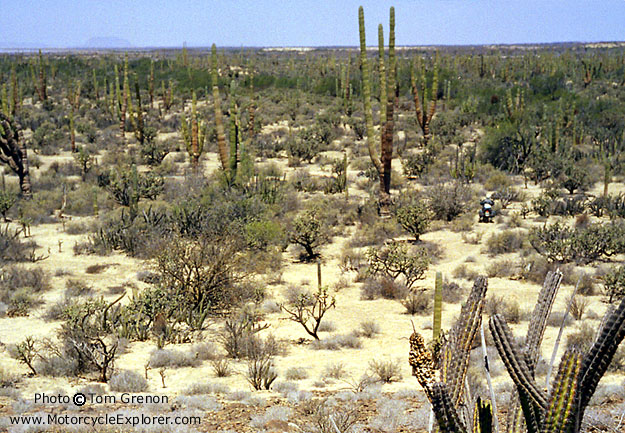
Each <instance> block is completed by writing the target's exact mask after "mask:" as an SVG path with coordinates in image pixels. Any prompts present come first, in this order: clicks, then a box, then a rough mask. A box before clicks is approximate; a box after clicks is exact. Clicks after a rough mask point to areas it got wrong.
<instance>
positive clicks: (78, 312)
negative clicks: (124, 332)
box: [41, 297, 123, 382]
mask: <svg viewBox="0 0 625 433" xmlns="http://www.w3.org/2000/svg"><path fill="white" fill-rule="evenodd" d="M120 299H121V297H119V298H118V299H117V300H116V301H114V302H113V303H107V302H105V301H104V300H103V299H99V300H95V299H91V300H88V301H85V302H81V303H73V304H70V305H69V306H68V307H67V309H66V310H65V312H64V322H63V324H62V325H61V329H60V330H59V331H58V336H59V341H60V343H59V345H57V346H53V345H48V347H49V348H48V354H47V355H46V356H41V360H42V362H43V364H44V368H43V370H44V374H46V373H45V372H46V371H47V372H50V373H52V374H55V373H56V374H58V373H61V374H62V373H67V372H68V370H69V371H71V372H72V373H73V374H79V373H83V372H89V371H97V372H98V374H99V380H100V381H102V382H107V381H108V380H109V378H110V376H111V374H112V373H113V367H114V363H115V359H116V357H117V355H118V354H119V352H120V351H121V346H122V343H123V342H122V341H121V340H120V338H119V337H118V336H117V335H116V334H115V329H116V327H117V325H118V324H119V315H120V307H119V305H116V302H118V301H119V300H120Z"/></svg>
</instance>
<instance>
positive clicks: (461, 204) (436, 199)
mask: <svg viewBox="0 0 625 433" xmlns="http://www.w3.org/2000/svg"><path fill="white" fill-rule="evenodd" d="M427 196H428V198H429V203H430V209H431V210H432V212H433V214H434V218H436V219H439V220H444V221H451V220H453V219H454V218H456V217H457V216H458V215H460V214H462V213H464V212H466V211H468V210H469V209H470V207H469V202H470V201H471V200H472V199H473V192H472V191H471V189H470V188H469V187H468V186H466V185H463V184H462V183H460V182H454V183H452V184H450V185H437V186H434V187H432V188H430V189H429V190H428V192H427Z"/></svg>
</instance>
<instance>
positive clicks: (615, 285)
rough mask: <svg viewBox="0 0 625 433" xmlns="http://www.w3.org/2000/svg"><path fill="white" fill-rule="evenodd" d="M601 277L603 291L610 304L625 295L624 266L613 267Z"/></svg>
mask: <svg viewBox="0 0 625 433" xmlns="http://www.w3.org/2000/svg"><path fill="white" fill-rule="evenodd" d="M602 279H603V291H604V293H605V294H606V296H607V297H608V302H609V303H610V304H611V303H612V302H615V301H618V300H619V299H621V298H622V297H623V296H625V266H623V265H621V266H618V267H613V268H612V269H610V271H609V272H608V273H607V274H605V275H604V276H603V278H602Z"/></svg>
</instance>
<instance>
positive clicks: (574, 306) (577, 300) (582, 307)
mask: <svg viewBox="0 0 625 433" xmlns="http://www.w3.org/2000/svg"><path fill="white" fill-rule="evenodd" d="M589 303H590V302H589V301H588V299H586V298H582V297H581V296H574V297H569V298H568V304H569V312H570V313H571V316H573V318H574V319H575V320H582V317H583V316H584V312H585V311H586V308H587V307H588V304H589Z"/></svg>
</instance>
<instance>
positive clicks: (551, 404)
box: [409, 272, 625, 433]
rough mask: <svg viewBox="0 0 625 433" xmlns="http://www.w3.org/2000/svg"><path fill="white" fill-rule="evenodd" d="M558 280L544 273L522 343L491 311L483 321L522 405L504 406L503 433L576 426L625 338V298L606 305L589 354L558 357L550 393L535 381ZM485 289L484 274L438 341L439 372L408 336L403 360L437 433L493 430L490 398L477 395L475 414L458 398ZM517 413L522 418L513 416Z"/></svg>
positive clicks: (419, 342) (566, 430) (419, 340)
mask: <svg viewBox="0 0 625 433" xmlns="http://www.w3.org/2000/svg"><path fill="white" fill-rule="evenodd" d="M561 280H562V274H561V273H560V272H554V273H550V274H549V275H548V276H547V279H546V280H545V284H544V285H543V289H542V290H541V293H540V294H539V299H538V302H537V304H536V308H535V310H534V314H533V315H532V320H531V322H530V327H529V330H528V336H527V338H526V342H525V344H524V345H523V347H521V346H519V344H518V343H517V341H516V340H515V338H514V337H513V335H512V332H511V331H510V329H509V328H508V325H507V324H506V321H505V319H504V318H503V317H502V316H500V315H495V316H493V317H491V319H490V321H489V328H490V331H491V334H492V336H493V340H494V342H495V347H496V348H497V351H498V352H499V354H500V356H501V358H502V360H503V362H504V365H505V366H506V369H507V371H508V373H509V374H510V376H511V378H512V380H513V381H514V384H515V385H516V389H517V393H518V400H519V405H520V408H521V409H520V411H519V410H518V409H516V407H514V406H513V407H512V408H510V409H509V413H510V414H511V418H510V420H509V422H508V431H509V432H516V431H523V429H526V430H527V432H529V433H555V432H561V433H577V432H579V431H580V428H581V423H582V419H583V417H584V411H585V409H586V407H587V406H588V403H589V401H590V399H591V397H592V395H593V394H594V392H595V390H596V388H597V385H598V383H599V380H600V379H601V377H602V376H603V375H604V374H605V372H606V371H607V368H608V366H609V365H610V362H611V361H612V358H613V357H614V354H615V353H616V350H617V348H618V346H619V344H620V343H621V342H622V341H623V338H625V299H624V300H622V301H621V303H620V305H619V306H618V307H617V308H615V309H613V310H610V311H608V313H607V314H606V317H605V318H604V320H603V322H602V323H603V324H602V326H601V328H600V330H599V332H598V335H597V337H596V340H595V343H594V344H593V346H592V348H591V349H590V350H589V351H588V352H587V353H581V352H580V351H579V350H577V349H570V350H567V352H566V353H565V354H564V355H563V356H562V359H561V361H560V366H559V369H558V373H557V375H556V377H555V379H554V381H553V383H552V384H551V387H550V389H551V391H549V392H546V391H545V390H544V389H543V388H542V387H540V386H538V385H537V383H536V382H535V380H534V370H535V366H536V363H537V360H538V353H539V347H540V342H541V341H542V337H543V334H544V330H545V324H546V318H547V317H548V316H549V312H550V311H551V308H552V305H553V300H554V298H555V294H556V292H557V290H558V288H559V286H560V282H561ZM485 287H486V283H485V280H481V282H480V279H478V281H476V284H475V286H474V288H473V291H472V292H471V295H470V296H469V301H468V302H467V304H465V305H464V306H463V308H462V312H461V314H460V318H459V320H458V322H457V323H456V325H455V326H454V328H453V329H452V331H451V333H450V336H449V338H448V340H447V341H446V342H444V343H443V348H442V349H441V353H440V356H439V358H440V361H439V363H438V364H439V369H438V370H436V368H435V365H436V362H435V361H436V360H435V359H433V357H432V354H431V352H430V351H429V350H428V349H427V348H426V347H425V343H424V341H423V337H421V336H420V335H419V334H417V333H416V332H415V333H414V334H413V335H412V336H411V337H410V355H409V363H410V365H411V366H412V370H413V375H414V376H416V377H417V380H418V381H419V383H420V384H421V386H422V387H423V389H424V391H425V393H426V395H427V397H428V399H429V400H430V402H431V403H432V406H433V408H434V412H435V414H436V419H437V421H438V425H439V428H440V430H441V431H442V432H449V433H452V432H453V433H458V432H459V433H464V432H467V433H468V432H469V431H472V432H474V433H476V432H490V431H492V421H493V417H494V415H495V414H493V413H492V410H491V409H490V408H489V405H488V403H484V402H483V401H481V400H478V401H477V402H476V404H475V405H474V408H475V409H474V411H473V413H472V414H469V413H467V411H466V410H464V409H466V408H467V407H469V405H470V402H467V401H463V395H462V385H463V382H464V373H465V372H466V362H467V361H465V359H464V358H465V357H466V356H468V352H469V349H470V346H466V344H467V343H469V342H471V341H472V337H471V335H472V334H474V331H475V330H476V324H477V326H479V323H481V305H483V300H484V295H485V293H486V289H485ZM482 289H483V290H482ZM450 348H451V349H453V351H450V350H449V349H450ZM464 397H465V399H466V396H464ZM518 414H520V415H521V416H520V417H519V416H517V415H518ZM469 426H470V427H471V428H469Z"/></svg>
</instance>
